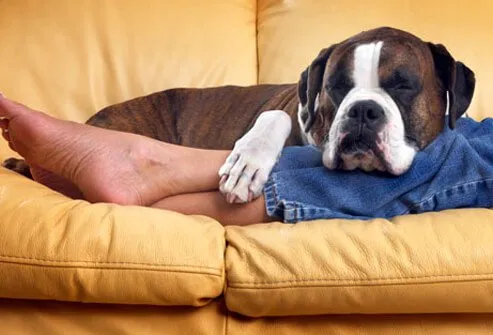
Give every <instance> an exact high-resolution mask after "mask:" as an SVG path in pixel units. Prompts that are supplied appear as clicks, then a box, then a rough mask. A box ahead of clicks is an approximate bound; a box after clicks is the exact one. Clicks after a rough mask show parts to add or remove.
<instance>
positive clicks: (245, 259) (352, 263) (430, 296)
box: [225, 209, 493, 316]
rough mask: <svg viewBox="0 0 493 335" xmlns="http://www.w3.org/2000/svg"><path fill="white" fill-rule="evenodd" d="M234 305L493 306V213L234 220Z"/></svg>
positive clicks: (284, 311)
mask: <svg viewBox="0 0 493 335" xmlns="http://www.w3.org/2000/svg"><path fill="white" fill-rule="evenodd" d="M226 239H227V243H228V246H227V248H226V273H227V278H226V280H227V286H226V290H225V299H226V303H227V307H228V309H230V310H232V311H235V312H238V313H241V314H244V315H248V316H278V315H315V314H352V313H378V314H380V313H382V314H383V313H390V314H397V313H456V312H457V313H459V312H460V313H468V312H488V313H491V312H493V299H492V298H491V292H493V261H492V259H493V243H492V241H493V211H492V210H486V209H461V210H450V211H444V212H440V213H427V214H421V215H409V216H402V217H397V218H395V219H393V220H391V221H387V220H372V221H345V220H326V221H323V220H322V221H316V222H312V223H299V224H296V225H288V224H271V225H257V226H251V227H228V228H227V230H226Z"/></svg>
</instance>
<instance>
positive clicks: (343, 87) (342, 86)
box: [327, 82, 350, 92]
mask: <svg viewBox="0 0 493 335" xmlns="http://www.w3.org/2000/svg"><path fill="white" fill-rule="evenodd" d="M327 88H328V90H329V91H335V92H341V91H347V90H349V88H350V86H349V84H348V83H345V82H337V83H334V84H333V85H331V84H329V85H327Z"/></svg>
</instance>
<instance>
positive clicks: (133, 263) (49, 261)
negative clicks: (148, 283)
mask: <svg viewBox="0 0 493 335" xmlns="http://www.w3.org/2000/svg"><path fill="white" fill-rule="evenodd" d="M2 258H7V260H8V259H17V260H26V261H38V262H46V263H60V264H66V263H81V264H101V265H143V266H155V267H183V268H195V269H208V270H219V269H218V268H217V267H212V266H201V265H186V264H184V265H170V264H155V263H137V262H98V261H59V260H49V259H40V258H34V257H20V256H7V255H0V261H1V259H2Z"/></svg>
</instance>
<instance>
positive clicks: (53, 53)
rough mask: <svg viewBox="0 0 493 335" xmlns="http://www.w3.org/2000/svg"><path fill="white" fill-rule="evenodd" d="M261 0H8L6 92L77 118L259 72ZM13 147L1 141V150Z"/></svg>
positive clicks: (2, 66)
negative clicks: (146, 96)
mask: <svg viewBox="0 0 493 335" xmlns="http://www.w3.org/2000/svg"><path fill="white" fill-rule="evenodd" d="M255 9H256V8H255V1H253V0H238V1H230V0H213V1H202V0H181V1H160V0H141V1H113V0H88V1H66V0H47V1H38V0H16V1H2V2H0V36H2V47H1V48H0V60H1V62H0V78H1V80H0V92H3V94H4V95H6V96H9V97H11V98H14V99H18V100H20V101H22V102H24V103H26V104H28V105H30V106H32V107H34V108H38V109H42V110H44V111H48V112H50V113H51V114H53V115H56V116H58V117H62V118H65V119H71V120H74V121H85V120H86V119H87V118H88V117H89V116H90V115H92V114H94V113H95V112H96V111H97V110H98V109H100V108H102V107H104V106H106V105H109V104H112V103H116V102H121V101H124V100H127V99H130V98H133V97H136V96H139V95H144V94H147V93H151V92H154V91H160V90H163V89H166V88H171V87H179V86H193V87H204V86H214V85H225V84H239V85H252V84H255V83H256V82H257V55H256V40H255V29H256V27H255V22H256V21H255V15H256V12H255ZM11 154H12V153H11V152H10V151H8V149H7V147H6V145H5V143H3V141H1V143H0V159H2V158H5V157H6V156H8V155H11Z"/></svg>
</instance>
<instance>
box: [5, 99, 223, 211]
mask: <svg viewBox="0 0 493 335" xmlns="http://www.w3.org/2000/svg"><path fill="white" fill-rule="evenodd" d="M0 118H3V120H2V121H1V122H0V127H2V129H3V130H4V131H3V137H4V138H5V139H6V140H7V141H9V145H10V147H11V148H12V149H14V150H15V151H17V152H18V153H19V154H20V155H21V156H23V157H24V158H25V159H26V161H27V162H28V164H29V165H30V166H39V167H40V168H41V169H40V170H41V171H42V170H46V171H51V172H53V173H54V174H56V175H58V176H61V177H63V178H64V179H66V180H68V181H70V182H71V183H73V184H75V185H76V186H77V187H78V188H79V189H80V191H81V192H82V194H83V196H84V198H85V199H86V200H88V201H90V202H112V203H118V204H128V205H142V206H147V205H150V204H153V203H155V202H156V201H158V200H160V199H162V198H165V197H167V196H170V195H174V194H180V193H187V192H199V191H205V190H207V189H209V188H210V185H214V184H215V185H217V182H218V180H217V179H214V180H205V181H204V180H203V181H200V180H199V181H197V182H194V174H193V173H191V169H190V168H189V167H190V166H191V167H193V168H194V169H196V161H197V160H200V157H199V156H200V155H203V153H199V151H200V150H197V149H189V148H184V149H181V148H178V147H177V146H174V145H170V144H166V143H162V142H158V141H156V140H153V139H150V138H146V137H143V136H139V135H134V134H129V133H121V132H117V131H112V130H106V129H100V128H96V127H92V126H88V125H83V124H78V123H74V122H69V121H62V120H58V119H55V118H52V117H50V116H48V115H46V114H43V113H40V112H36V111H33V110H31V109H29V108H27V107H25V106H23V105H21V104H18V103H15V102H13V101H11V100H8V99H6V98H4V97H0ZM178 149H179V150H178ZM194 150H195V151H194ZM202 151H203V150H202ZM216 153H217V152H216ZM225 156H227V153H226V152H225V153H224V154H221V155H219V156H218V159H217V160H216V161H217V162H218V163H217V164H216V165H218V166H219V165H220V163H221V162H222V161H223V160H224V158H225ZM187 159H188V161H187ZM189 163H190V164H189ZM180 164H182V165H181V166H180ZM194 164H195V166H194ZM174 166H177V167H178V168H176V167H175V168H173V167H174ZM218 166H217V167H216V166H215V165H214V166H213V167H212V169H211V173H210V175H211V176H212V175H214V176H215V174H216V171H217V168H218ZM195 174H197V173H195ZM214 178H216V177H214ZM209 179H210V178H209ZM194 183H195V184H196V185H194Z"/></svg>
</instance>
